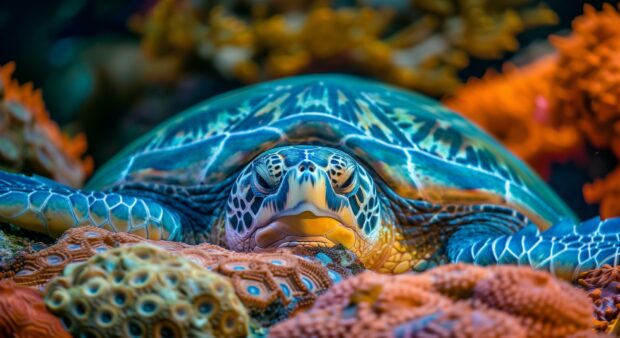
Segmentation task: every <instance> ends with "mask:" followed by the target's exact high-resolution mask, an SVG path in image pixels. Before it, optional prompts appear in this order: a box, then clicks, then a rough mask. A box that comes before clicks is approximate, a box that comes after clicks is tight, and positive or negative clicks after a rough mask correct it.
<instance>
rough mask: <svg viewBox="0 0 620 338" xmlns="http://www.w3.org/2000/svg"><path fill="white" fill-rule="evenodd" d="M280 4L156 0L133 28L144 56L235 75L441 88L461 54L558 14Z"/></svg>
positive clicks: (486, 49)
mask: <svg viewBox="0 0 620 338" xmlns="http://www.w3.org/2000/svg"><path fill="white" fill-rule="evenodd" d="M283 3H284V2H281V1H273V2H248V3H243V2H242V3H238V2H235V5H231V4H230V3H227V2H215V3H214V4H211V5H208V6H202V7H198V6H196V5H194V4H192V3H191V2H190V1H174V0H160V1H158V2H157V3H156V4H155V5H154V7H153V8H152V9H151V10H150V11H149V12H148V13H147V14H146V15H142V16H140V15H138V16H135V17H134V18H133V19H132V20H131V26H132V27H133V28H134V29H135V30H136V31H138V32H140V33H141V34H142V45H143V48H144V50H145V52H146V53H147V54H148V55H151V56H153V57H173V58H177V59H185V60H197V59H198V60H202V61H203V62H206V63H209V64H210V65H212V66H213V67H214V68H215V69H216V70H217V71H218V72H219V73H220V74H222V75H224V76H226V77H234V78H237V79H240V80H241V81H243V82H255V81H260V80H265V79H270V78H275V77H281V76H290V75H294V74H299V73H305V72H321V71H329V70H335V69H337V70H339V71H343V69H345V70H349V71H352V72H362V73H364V74H367V75H370V76H374V77H377V78H380V79H382V80H386V81H389V82H392V83H396V84H399V85H402V86H405V87H409V88H413V89H417V90H421V91H425V92H427V93H432V94H437V95H440V94H442V93H445V92H448V91H451V90H453V89H454V88H456V87H457V86H458V85H459V80H458V77H457V71H458V70H460V69H462V68H464V67H465V66H466V65H467V63H468V59H469V55H473V56H476V57H483V58H497V57H500V56H501V55H502V53H503V52H505V51H509V50H514V49H516V48H517V46H518V43H517V40H516V38H515V36H516V35H517V34H518V33H520V32H522V31H523V30H524V29H526V28H528V27H531V26H539V25H545V24H553V23H555V22H556V20H557V18H556V16H555V14H554V13H553V12H552V11H551V10H549V9H548V8H546V7H541V6H539V7H536V8H532V7H529V6H526V5H527V4H528V3H529V1H523V2H520V3H518V4H516V3H514V2H506V3H504V2H501V4H495V3H494V4H493V5H490V4H487V1H480V0H462V1H442V5H440V6H437V5H436V1H416V2H415V3H414V4H413V5H408V4H404V3H403V4H402V5H398V4H391V5H386V4H379V3H378V2H375V3H374V6H370V5H368V4H364V3H360V4H358V5H349V6H336V5H333V6H332V4H330V2H329V1H322V0H318V1H290V2H288V1H287V2H286V3H287V5H284V4H283ZM393 32H395V33H394V34H391V33H393ZM187 64H188V67H189V64H190V62H187Z"/></svg>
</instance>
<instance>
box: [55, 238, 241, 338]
mask: <svg viewBox="0 0 620 338" xmlns="http://www.w3.org/2000/svg"><path fill="white" fill-rule="evenodd" d="M45 304H46V305H47V307H48V308H49V309H50V310H51V311H52V312H53V313H54V314H56V315H57V316H58V317H60V318H61V320H62V322H63V324H64V325H65V327H67V328H68V330H69V331H71V332H72V333H73V334H75V335H78V334H80V335H85V336H91V337H141V336H148V337H213V336H215V337H246V336H247V335H248V332H249V331H248V330H249V318H248V315H247V312H246V310H245V308H244V307H243V305H242V304H241V302H240V301H239V299H238V298H237V296H236V295H235V293H234V289H233V288H232V286H231V285H230V283H229V282H228V281H227V280H226V279H225V278H223V277H221V276H219V275H217V274H215V273H213V272H209V271H207V270H206V269H204V268H202V267H200V266H199V265H197V264H195V263H193V262H191V261H190V260H188V259H185V258H183V257H180V256H175V255H172V254H170V253H169V252H167V251H166V250H163V249H161V248H158V247H155V246H153V245H148V244H138V245H134V246H128V247H122V248H116V249H111V250H109V251H107V252H105V253H101V254H98V255H96V256H94V257H92V258H90V259H89V260H87V261H86V262H83V263H78V264H74V265H70V266H68V267H67V268H66V269H65V271H64V272H63V275H62V276H61V277H59V278H56V279H54V280H53V281H52V282H51V283H50V284H49V285H48V287H47V290H46V295H45Z"/></svg>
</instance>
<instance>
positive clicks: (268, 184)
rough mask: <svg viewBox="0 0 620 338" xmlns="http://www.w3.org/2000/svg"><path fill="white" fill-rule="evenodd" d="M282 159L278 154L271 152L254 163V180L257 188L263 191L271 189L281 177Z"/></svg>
mask: <svg viewBox="0 0 620 338" xmlns="http://www.w3.org/2000/svg"><path fill="white" fill-rule="evenodd" d="M282 165H283V163H282V160H281V158H280V156H279V155H276V154H272V155H270V156H268V157H267V158H265V159H264V160H262V161H258V162H256V163H255V165H254V181H255V182H256V186H257V187H258V189H259V190H260V191H262V192H264V193H268V192H271V191H273V190H274V189H276V188H277V187H278V184H280V179H281V178H282Z"/></svg>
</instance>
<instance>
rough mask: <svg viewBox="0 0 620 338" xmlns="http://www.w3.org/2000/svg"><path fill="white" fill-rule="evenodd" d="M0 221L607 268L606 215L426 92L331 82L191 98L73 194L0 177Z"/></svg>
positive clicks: (366, 255)
mask: <svg viewBox="0 0 620 338" xmlns="http://www.w3.org/2000/svg"><path fill="white" fill-rule="evenodd" d="M0 220H1V221H3V222H7V223H11V224H14V225H17V226H21V227H23V228H27V229H30V230H34V231H38V232H42V233H47V234H49V235H51V236H58V235H59V234H61V233H62V232H63V231H65V230H66V229H68V228H70V227H76V226H81V225H86V224H91V225H96V226H100V227H104V228H108V229H111V230H113V231H125V232H131V233H135V234H139V235H142V236H144V237H146V238H150V239H168V240H176V241H184V242H189V243H196V242H205V241H208V242H211V243H214V244H218V245H222V246H225V247H227V248H229V249H233V250H239V251H261V250H267V249H270V248H274V247H291V246H325V247H332V246H337V245H342V246H344V247H346V248H348V249H349V250H351V251H353V252H354V253H355V254H357V255H358V256H359V257H360V259H361V261H362V262H363V263H364V264H365V266H366V267H367V268H369V269H374V270H379V271H385V272H392V273H400V272H404V271H409V270H418V271H420V270H425V269H428V268H430V267H432V266H435V265H437V264H443V263H448V262H457V261H463V262H474V263H478V264H494V263H506V264H529V265H531V266H533V267H535V268H541V269H546V270H550V271H552V272H554V273H556V275H559V276H562V277H566V278H570V277H571V276H573V275H574V273H575V272H577V271H579V270H583V269H589V268H593V267H597V266H601V265H602V264H605V263H611V264H615V263H616V261H617V258H618V256H619V254H618V252H619V249H620V238H619V236H620V221H619V220H618V219H609V220H606V221H601V220H599V219H593V220H590V221H588V222H585V223H583V224H579V222H578V221H577V220H576V218H575V217H574V215H573V213H572V212H571V211H570V210H569V208H568V207H567V206H566V205H565V204H564V203H563V202H562V201H561V200H560V199H559V197H558V196H557V195H556V194H555V193H553V191H551V189H550V188H549V187H548V186H547V185H546V184H545V183H544V182H543V181H542V180H541V179H540V178H539V177H538V176H537V175H536V174H535V173H533V172H532V171H531V169H529V168H528V167H527V166H526V165H525V164H524V163H523V162H521V161H520V160H518V159H517V158H515V157H514V156H513V155H511V154H510V153H509V152H508V151H507V150H506V149H504V148H503V147H502V146H500V145H499V144H498V143H497V142H496V141H495V140H494V139H493V138H491V137H490V136H488V135H487V134H486V133H484V132H483V131H481V130H480V129H479V128H478V127H476V126H475V125H474V124H472V123H471V122H469V121H467V120H465V119H464V118H463V117H461V116H460V115H458V114H455V113H453V112H451V111H449V110H448V109H446V108H445V107H443V106H442V105H440V104H438V103H437V102H436V101H434V100H431V99H428V98H426V97H423V96H420V95H417V94H414V93H411V92H408V91H404V90H401V89H397V88H394V87H390V86H387V85H383V84H379V83H375V82H372V81H368V80H363V79H359V78H356V77H351V76H344V75H310V76H302V77H293V78H287V79H282V80H277V81H272V82H266V83H262V84H258V85H254V86H251V87H247V88H243V89H240V90H237V91H233V92H230V93H227V94H223V95H220V96H217V97H215V98H212V99H210V100H207V101H206V102H204V103H202V104H199V105H197V106H195V107H193V108H191V109H189V110H188V111H186V112H184V113H181V114H179V115H177V116H175V117H173V118H172V119H170V120H169V121H167V122H165V123H163V124H162V125H160V126H158V127H156V128H155V129H154V130H152V131H151V132H150V133H148V134H146V135H144V136H143V137H142V138H140V139H139V140H137V141H136V142H134V143H133V144H132V145H130V146H129V147H127V148H126V149H125V150H124V151H122V152H121V153H120V154H118V155H117V156H116V157H115V158H114V159H113V160H111V161H110V162H109V163H107V164H106V165H105V166H103V167H102V168H101V169H100V170H99V171H98V172H97V173H96V175H95V176H94V177H93V179H92V180H91V181H90V182H89V183H88V184H87V185H86V186H85V187H84V188H83V189H72V188H69V187H66V186H62V185H60V184H57V183H54V182H52V181H50V180H47V179H44V178H41V177H26V176H21V175H15V174H8V173H1V174H0Z"/></svg>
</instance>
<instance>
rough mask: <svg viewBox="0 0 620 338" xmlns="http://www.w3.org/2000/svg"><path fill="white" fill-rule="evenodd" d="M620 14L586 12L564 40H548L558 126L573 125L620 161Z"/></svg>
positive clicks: (609, 8) (607, 10)
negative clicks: (553, 55)
mask: <svg viewBox="0 0 620 338" xmlns="http://www.w3.org/2000/svg"><path fill="white" fill-rule="evenodd" d="M619 25H620V14H619V13H618V11H617V10H616V9H615V8H614V7H613V6H612V5H609V4H605V5H604V6H603V10H602V11H600V12H599V11H596V9H595V8H594V7H593V6H590V5H586V6H585V7H584V15H582V16H580V17H578V18H576V19H575V20H574V21H573V25H572V28H573V31H572V34H570V36H568V37H552V39H551V41H552V43H553V45H554V46H555V47H556V49H557V50H558V67H557V71H556V72H555V73H554V78H553V86H552V88H551V95H553V97H554V99H555V104H556V109H554V114H553V118H554V120H555V121H556V122H557V123H559V124H563V123H564V124H576V125H577V126H578V127H579V128H580V130H581V131H582V132H584V133H585V135H586V136H587V137H588V140H589V141H590V142H592V144H594V145H595V146H597V147H611V148H612V149H613V150H614V152H615V154H616V156H618V157H620V123H619V122H617V121H618V105H619V104H620V86H618V84H619V83H620V58H619V57H618V52H619V51H620V31H618V26H619Z"/></svg>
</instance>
